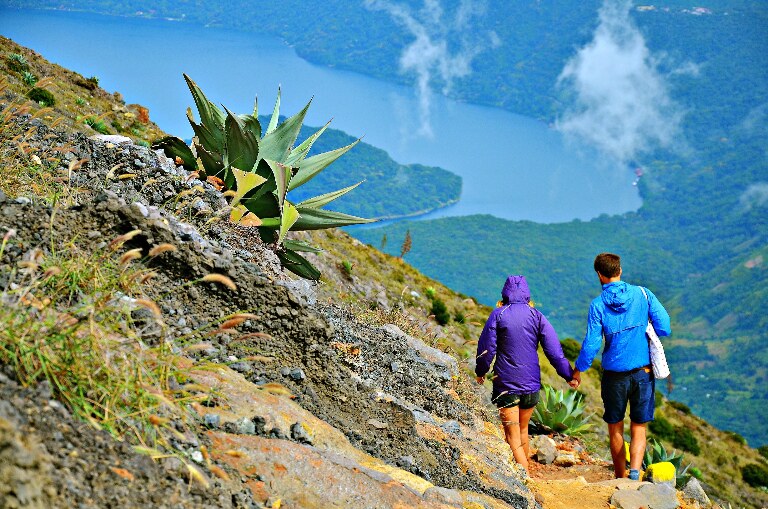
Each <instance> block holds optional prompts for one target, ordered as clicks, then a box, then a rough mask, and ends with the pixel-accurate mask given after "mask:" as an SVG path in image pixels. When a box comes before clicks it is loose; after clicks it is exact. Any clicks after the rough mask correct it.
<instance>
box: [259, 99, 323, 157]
mask: <svg viewBox="0 0 768 509" xmlns="http://www.w3.org/2000/svg"><path fill="white" fill-rule="evenodd" d="M310 104H312V100H310V101H309V102H308V103H307V105H306V106H304V109H302V110H301V111H300V112H298V113H297V114H295V115H294V116H292V117H291V118H289V119H286V121H285V122H283V123H282V124H280V125H279V126H277V127H276V128H275V130H274V131H272V132H267V134H266V135H264V138H262V140H261V147H260V148H261V152H262V153H261V154H260V157H261V158H262V159H271V160H273V161H278V162H284V161H285V160H286V159H287V158H288V154H289V153H290V150H291V147H293V144H294V143H296V138H298V136H299V131H301V125H302V124H303V123H304V117H305V116H306V114H307V110H308V109H309V105H310ZM273 120H274V118H273ZM270 125H271V122H270Z"/></svg>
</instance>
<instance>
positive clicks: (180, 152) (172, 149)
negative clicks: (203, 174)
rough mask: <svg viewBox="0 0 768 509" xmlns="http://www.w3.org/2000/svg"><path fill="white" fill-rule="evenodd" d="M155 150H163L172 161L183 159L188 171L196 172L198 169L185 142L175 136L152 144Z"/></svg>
mask: <svg viewBox="0 0 768 509" xmlns="http://www.w3.org/2000/svg"><path fill="white" fill-rule="evenodd" d="M152 148H153V149H154V150H158V149H159V150H162V151H163V152H164V153H165V155H166V156H168V157H170V158H171V159H175V158H177V157H178V158H179V159H181V162H182V164H183V165H184V169H186V170H188V171H195V170H196V169H197V160H196V159H195V155H194V154H193V153H192V149H190V148H189V147H188V146H187V144H186V143H184V140H182V139H180V138H177V137H175V136H166V137H165V138H163V139H161V140H159V141H156V142H155V143H153V144H152Z"/></svg>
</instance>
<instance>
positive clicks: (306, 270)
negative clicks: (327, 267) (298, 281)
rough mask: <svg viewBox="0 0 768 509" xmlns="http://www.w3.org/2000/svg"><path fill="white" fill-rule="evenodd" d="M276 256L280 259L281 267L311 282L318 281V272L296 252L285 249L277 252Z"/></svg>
mask: <svg viewBox="0 0 768 509" xmlns="http://www.w3.org/2000/svg"><path fill="white" fill-rule="evenodd" d="M277 256H278V258H280V263H282V265H283V267H285V268H286V269H288V270H290V271H291V272H293V273H294V274H296V275H297V276H300V277H303V278H304V279H310V280H313V281H317V280H318V279H320V271H319V270H317V268H316V267H315V266H314V265H312V264H311V263H309V260H307V259H306V258H304V257H303V256H301V255H300V254H298V253H297V252H295V251H293V250H290V249H286V250H285V251H278V253H277Z"/></svg>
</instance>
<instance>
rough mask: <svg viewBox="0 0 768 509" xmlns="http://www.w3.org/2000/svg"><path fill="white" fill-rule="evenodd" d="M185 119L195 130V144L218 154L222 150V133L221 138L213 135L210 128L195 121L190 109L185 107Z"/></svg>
mask: <svg viewBox="0 0 768 509" xmlns="http://www.w3.org/2000/svg"><path fill="white" fill-rule="evenodd" d="M187 119H188V120H189V125H191V126H192V130H193V131H194V132H195V138H197V143H196V144H195V145H196V146H202V147H203V148H205V149H206V150H207V151H208V152H212V153H217V154H220V153H221V152H222V150H224V134H223V133H222V135H221V139H219V138H217V137H216V136H214V134H213V133H212V132H211V130H210V129H209V128H208V127H206V126H204V125H202V124H197V123H195V120H194V118H193V117H192V110H191V109H190V108H187Z"/></svg>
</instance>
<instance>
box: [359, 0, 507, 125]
mask: <svg viewBox="0 0 768 509" xmlns="http://www.w3.org/2000/svg"><path fill="white" fill-rule="evenodd" d="M364 4H365V6H366V7H367V8H369V9H372V10H380V11H384V12H386V13H388V14H389V15H390V16H391V17H392V19H394V20H395V22H397V23H398V24H399V25H401V26H402V27H404V28H405V29H406V30H407V31H408V33H409V34H410V35H411V36H413V38H414V40H413V42H412V43H411V44H409V45H408V46H407V47H406V48H405V49H403V52H402V54H401V55H400V69H401V71H402V72H404V73H411V74H414V75H415V76H416V89H417V93H418V98H419V130H418V134H420V135H422V136H427V137H432V135H433V133H432V126H431V108H432V93H433V91H432V87H433V86H434V82H435V81H436V80H440V81H441V82H442V83H443V90H442V92H443V93H444V94H447V93H448V92H449V90H450V87H451V86H452V84H453V82H454V80H456V79H457V78H463V77H465V76H468V75H469V74H470V73H471V72H472V67H471V65H472V60H473V59H474V58H475V57H476V56H477V55H478V54H479V53H480V52H482V51H483V50H484V49H485V47H486V46H492V47H496V46H498V44H499V38H498V36H497V35H496V34H495V33H493V32H488V33H483V32H482V31H477V30H472V29H471V25H472V22H473V20H474V18H476V17H478V16H480V15H482V14H483V13H484V12H485V9H486V6H485V2H484V1H478V0H461V2H460V3H459V6H458V7H457V9H456V12H455V13H454V15H453V16H449V15H447V14H446V13H445V11H444V10H443V7H442V5H441V4H440V2H439V1H438V0H423V5H422V8H421V9H419V10H417V11H414V10H412V9H411V8H410V7H409V6H407V5H403V4H399V3H395V2H391V1H388V0H365V2H364ZM451 48H454V49H451Z"/></svg>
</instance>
